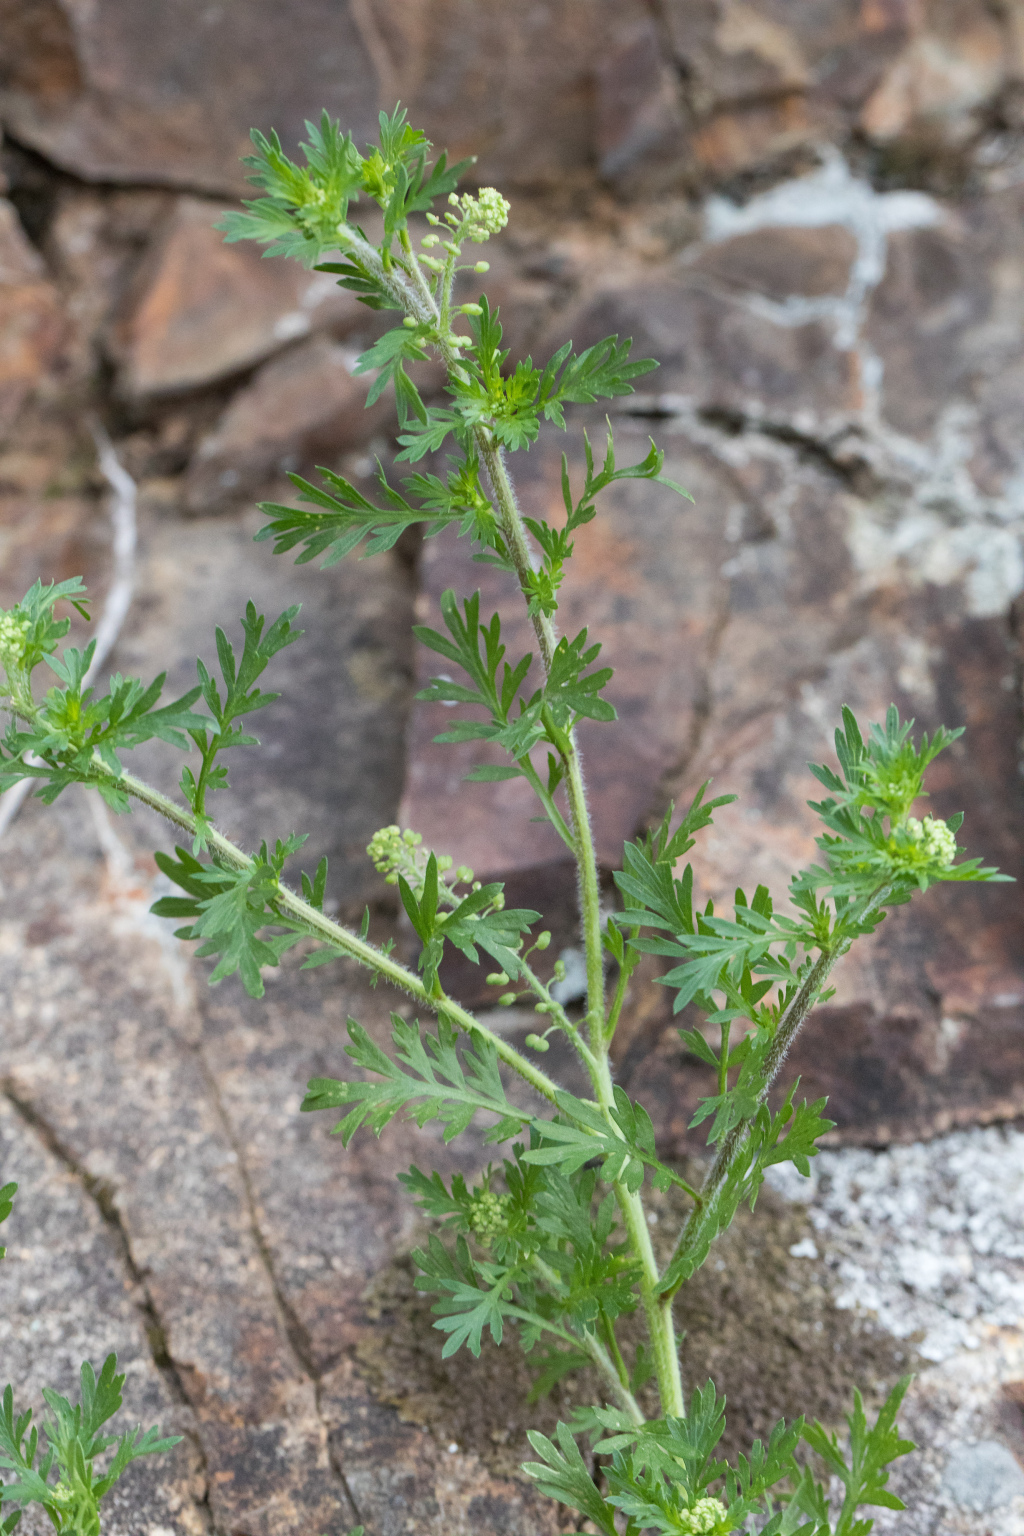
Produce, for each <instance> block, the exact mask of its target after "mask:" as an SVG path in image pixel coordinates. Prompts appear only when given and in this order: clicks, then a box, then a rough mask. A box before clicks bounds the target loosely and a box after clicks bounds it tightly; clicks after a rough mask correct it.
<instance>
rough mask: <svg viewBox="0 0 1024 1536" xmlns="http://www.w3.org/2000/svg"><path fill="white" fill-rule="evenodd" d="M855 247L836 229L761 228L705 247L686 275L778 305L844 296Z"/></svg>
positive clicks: (826, 226)
mask: <svg viewBox="0 0 1024 1536" xmlns="http://www.w3.org/2000/svg"><path fill="white" fill-rule="evenodd" d="M856 255H857V241H856V240H855V238H854V236H853V235H852V234H851V232H850V231H849V230H848V229H847V228H846V227H845V226H844V225H842V224H823V225H821V226H820V227H819V228H817V229H795V228H784V227H783V228H778V227H776V228H766V229H759V230H756V231H752V232H751V233H750V234H748V235H735V236H734V237H733V238H732V239H731V240H722V241H719V242H718V243H716V244H715V245H711V246H706V247H705V248H704V249H703V250H702V251H701V252H700V253H699V255H698V256H697V259H696V260H695V261H694V262H693V266H692V270H693V271H695V272H701V273H704V274H705V275H706V276H708V277H710V278H712V279H714V280H715V281H717V282H719V283H722V284H723V285H724V286H725V287H726V288H733V289H738V290H740V291H741V292H744V293H760V294H763V295H764V297H765V298H768V299H775V300H776V301H777V302H782V301H783V300H785V299H787V298H788V297H789V296H790V295H791V294H793V295H800V296H801V297H804V298H821V297H823V296H824V295H825V294H842V293H845V292H846V288H847V285H848V283H849V281H850V268H851V266H852V264H853V261H854V258H855V257H856Z"/></svg>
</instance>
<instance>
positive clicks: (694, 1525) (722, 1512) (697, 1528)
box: [679, 1499, 729, 1536]
mask: <svg viewBox="0 0 1024 1536" xmlns="http://www.w3.org/2000/svg"><path fill="white" fill-rule="evenodd" d="M728 1514H729V1511H728V1510H727V1509H726V1507H725V1505H724V1504H723V1503H721V1501H720V1500H719V1499H698V1500H697V1502H696V1504H694V1505H693V1507H692V1508H691V1509H687V1510H685V1511H684V1512H683V1514H682V1515H681V1516H680V1520H679V1531H680V1536H718V1533H719V1532H720V1531H721V1532H724V1531H725V1530H727V1529H728V1527H727V1526H726V1524H725V1522H726V1520H727V1518H728Z"/></svg>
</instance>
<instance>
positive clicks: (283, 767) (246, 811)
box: [116, 486, 412, 916]
mask: <svg viewBox="0 0 1024 1536" xmlns="http://www.w3.org/2000/svg"><path fill="white" fill-rule="evenodd" d="M285 489H286V490H287V491H288V492H289V493H290V492H291V487H290V486H287V487H285ZM263 521H264V519H263V518H262V517H261V516H260V515H259V514H258V513H256V512H255V511H253V512H251V513H249V514H248V515H246V516H245V517H239V516H238V515H234V516H218V517H215V518H198V519H194V520H190V521H188V522H187V523H184V524H182V523H180V522H178V521H176V520H174V519H169V518H167V517H166V516H161V517H154V518H151V519H147V521H146V522H145V523H144V524H143V531H142V536H141V545H142V548H141V551H140V559H139V571H138V577H137V583H136V599H135V604H134V607H133V610H132V612H131V614H130V615H129V617H128V620H127V623H126V624H125V628H124V631H123V634H122V638H121V640H120V642H119V645H118V651H117V658H116V659H117V665H118V666H119V667H120V668H121V669H122V670H123V671H125V672H128V673H130V674H131V675H133V676H143V677H147V678H149V677H152V676H154V675H155V674H156V673H157V672H159V671H162V670H165V669H166V670H167V671H168V672H169V674H170V680H169V682H168V685H167V686H168V689H169V690H176V691H175V692H174V693H173V694H172V693H169V694H168V697H176V696H177V694H178V693H183V692H184V691H185V690H186V689H188V688H191V687H192V686H194V683H195V679H196V670H195V663H196V657H197V656H202V657H203V659H204V661H205V662H206V663H207V665H208V666H212V665H213V664H214V663H215V659H216V650H215V645H214V629H215V627H216V626H217V625H221V626H222V627H223V628H224V630H225V632H226V633H227V634H228V636H229V638H230V639H231V641H232V643H233V644H234V645H235V646H236V650H237V646H238V644H239V642H240V639H241V631H240V628H239V622H238V621H239V619H240V618H241V616H242V614H244V612H245V607H246V603H247V602H248V601H249V599H252V601H253V602H254V603H255V604H256V607H257V610H258V612H260V613H263V614H266V615H267V618H268V622H270V621H272V620H273V619H274V618H276V616H277V615H278V614H279V613H280V612H281V611H282V610H283V609H285V608H288V607H290V606H291V605H293V604H296V603H297V604H300V605H301V608H302V614H301V617H300V619H299V620H297V623H298V624H299V625H300V626H301V627H302V628H303V629H304V630H305V635H304V637H303V638H302V639H301V640H299V641H297V642H296V643H295V644H294V645H292V646H289V647H288V649H287V650H285V651H283V652H281V653H280V654H279V655H278V656H277V657H276V658H275V659H274V661H273V662H272V663H271V665H270V668H269V669H268V670H267V672H266V673H265V674H264V680H263V682H262V683H261V686H262V687H264V688H265V689H269V690H273V691H275V692H279V693H280V694H281V697H280V699H279V700H278V701H277V703H275V704H273V705H271V706H270V707H269V708H267V709H265V710H263V711H261V713H260V714H259V716H253V717H251V722H250V723H251V725H252V730H253V734H254V735H256V736H258V737H259V739H260V741H261V742H262V747H261V749H259V750H257V749H255V748H244V749H241V750H239V751H237V752H235V753H234V754H232V756H231V757H230V758H228V759H227V766H228V768H229V772H230V780H231V789H230V790H229V791H227V792H226V793H225V794H222V795H220V796H219V797H218V798H219V800H220V804H217V803H216V801H214V802H213V803H212V805H211V813H212V815H213V816H214V817H215V818H216V819H217V821H218V823H221V824H223V825H224V827H225V829H226V830H228V831H229V835H232V836H234V837H236V838H238V840H239V841H240V842H241V843H242V845H243V846H245V847H258V846H259V843H260V841H261V840H262V839H263V838H270V839H273V838H275V837H282V838H283V837H287V836H288V835H289V834H290V833H292V832H296V833H308V834H309V837H310V843H309V850H310V853H312V851H313V850H314V849H316V857H315V858H314V859H313V863H312V865H311V866H310V867H311V868H315V866H316V862H317V860H318V859H319V858H320V856H321V854H326V855H327V856H328V858H329V860H330V879H329V882H328V894H329V895H330V897H331V898H332V899H333V900H335V901H339V902H340V903H341V904H342V906H343V907H344V908H345V910H347V911H351V910H352V909H353V908H355V909H356V911H357V914H358V915H359V916H361V915H362V905H363V903H364V902H365V901H367V900H371V899H373V898H374V897H376V896H377V895H379V894H380V892H381V889H382V885H381V881H380V878H379V876H377V875H376V874H375V873H374V871H373V869H372V867H371V866H370V863H369V860H368V859H367V857H366V844H367V843H368V842H369V840H370V837H371V836H372V834H373V833H374V832H375V831H376V830H377V828H378V827H382V826H386V825H388V824H389V823H390V822H391V821H393V820H394V815H395V809H396V806H397V804H398V797H399V794H400V792H401V783H402V772H403V752H402V740H403V731H404V727H405V712H406V708H407V701H408V692H409V671H408V669H409V649H408V648H409V645H410V637H409V625H410V622H411V612H410V609H411V605H412V593H411V591H410V588H409V579H408V573H407V571H406V570H405V569H403V566H402V563H401V562H400V561H399V559H398V558H397V557H396V556H395V555H393V554H392V555H390V556H384V557H381V556H377V557H376V558H375V559H374V560H373V561H372V562H367V563H365V564H360V563H359V562H358V561H356V560H350V561H346V562H343V563H342V564H341V565H338V566H335V567H333V568H332V569H331V570H330V571H326V572H321V571H319V570H318V569H317V568H316V567H315V566H313V565H302V566H295V565H294V564H293V563H292V560H291V559H289V558H287V557H286V558H284V559H281V558H278V557H275V556H274V555H273V554H272V553H271V547H270V545H268V544H254V543H253V535H254V534H255V533H256V531H257V529H258V528H259V527H260V526H261V525H262V524H263ZM136 759H137V764H138V770H137V771H138V772H140V773H141V774H143V776H144V777H146V776H148V777H149V778H150V779H151V781H153V782H155V783H157V784H159V785H160V786H161V787H162V788H163V789H165V791H166V792H167V793H176V790H175V787H174V786H175V785H176V783H177V780H178V777H179V774H180V771H181V769H180V762H179V761H177V755H176V754H173V753H171V754H169V753H168V752H167V751H166V750H165V749H162V748H161V749H156V750H153V751H150V750H149V749H148V748H143V749H141V750H140V751H139V752H138V753H137V754H136Z"/></svg>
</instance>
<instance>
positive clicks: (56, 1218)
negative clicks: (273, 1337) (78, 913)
mask: <svg viewBox="0 0 1024 1536" xmlns="http://www.w3.org/2000/svg"><path fill="white" fill-rule="evenodd" d="M52 927H53V925H51V930H52ZM65 931H66V930H65ZM7 1066H8V1063H7V1062H5V1071H6V1069H7ZM47 1130H48V1128H47V1127H46V1126H45V1125H42V1126H41V1125H40V1124H39V1123H38V1122H37V1121H36V1120H35V1118H34V1116H33V1115H32V1112H31V1108H30V1107H29V1106H28V1105H27V1104H25V1103H24V1102H22V1101H19V1099H18V1097H17V1092H16V1089H14V1087H13V1085H12V1083H11V1082H10V1080H9V1079H6V1078H5V1080H4V1081H3V1083H2V1084H0V1177H2V1178H3V1180H4V1182H5V1183H6V1182H7V1181H8V1180H13V1181H14V1182H15V1183H16V1184H17V1185H18V1186H19V1189H18V1194H17V1197H16V1200H15V1205H14V1212H13V1214H12V1215H11V1216H10V1217H9V1218H8V1220H7V1222H6V1223H5V1225H4V1240H5V1243H6V1245H7V1257H6V1259H4V1260H3V1261H2V1263H0V1309H2V1316H3V1322H2V1324H0V1329H2V1338H3V1366H2V1368H0V1371H2V1375H0V1380H2V1382H3V1384H4V1385H5V1386H6V1384H7V1382H12V1383H13V1384H14V1404H15V1413H16V1414H17V1413H20V1412H23V1411H24V1410H25V1409H26V1408H30V1409H31V1410H32V1413H33V1422H35V1423H38V1422H39V1421H40V1419H41V1418H42V1416H43V1413H45V1405H44V1403H43V1397H42V1392H43V1388H44V1387H48V1388H52V1389H53V1390H55V1391H57V1392H60V1393H62V1394H64V1395H66V1396H68V1397H70V1398H71V1400H72V1401H74V1400H76V1399H77V1398H78V1397H79V1394H80V1391H81V1382H80V1379H79V1370H80V1367H81V1364H82V1362H83V1361H86V1360H87V1361H89V1362H90V1364H91V1365H92V1366H93V1368H94V1369H95V1370H96V1372H97V1374H98V1373H99V1370H100V1367H101V1365H102V1364H103V1361H104V1360H105V1359H106V1357H107V1355H108V1354H110V1353H111V1351H113V1352H114V1353H115V1354H116V1355H117V1364H118V1370H119V1371H123V1372H124V1374H125V1376H126V1378H127V1379H126V1381H125V1386H124V1393H123V1396H124V1404H123V1407H122V1409H121V1411H120V1413H119V1414H118V1416H117V1417H116V1419H115V1420H114V1421H113V1424H112V1426H111V1428H112V1429H113V1432H114V1433H115V1434H119V1433H123V1432H124V1430H126V1429H129V1428H134V1426H135V1425H136V1424H139V1423H141V1424H142V1425H143V1426H144V1427H145V1428H147V1429H148V1428H149V1426H150V1425H151V1424H158V1425H159V1427H160V1429H161V1430H162V1432H163V1433H164V1434H165V1435H172V1434H179V1435H182V1436H183V1437H184V1439H183V1441H182V1443H181V1444H180V1445H178V1446H177V1447H176V1448H175V1449H174V1450H173V1451H171V1452H170V1453H168V1454H165V1455H163V1456H160V1457H146V1458H145V1459H143V1460H142V1461H141V1462H139V1463H136V1465H135V1466H133V1467H132V1468H130V1469H129V1471H128V1472H127V1473H126V1475H125V1477H124V1479H123V1481H122V1482H120V1483H119V1484H118V1490H117V1493H116V1494H115V1495H114V1499H113V1500H110V1501H108V1503H107V1505H106V1506H105V1507H104V1524H105V1525H107V1527H108V1529H110V1530H111V1531H117V1532H120V1531H125V1530H126V1529H127V1528H128V1527H126V1525H124V1524H123V1523H122V1521H123V1520H124V1515H123V1513H122V1510H123V1509H124V1507H125V1506H126V1505H127V1506H128V1507H130V1509H131V1511H132V1514H133V1516H134V1518H135V1520H136V1521H138V1522H139V1524H142V1525H145V1526H147V1527H148V1526H164V1527H167V1528H169V1529H170V1530H171V1531H173V1532H174V1533H175V1536H201V1533H202V1531H203V1530H204V1528H205V1524H204V1521H203V1514H202V1500H203V1498H204V1496H205V1492H206V1487H205V1478H204V1477H203V1473H202V1468H201V1465H200V1458H199V1454H198V1447H197V1433H196V1430H197V1426H196V1421H195V1417H194V1415H193V1413H192V1412H191V1410H190V1408H189V1407H188V1404H187V1402H186V1401H185V1399H184V1394H182V1393H181V1392H180V1390H179V1386H178V1383H177V1381H176V1379H175V1376H174V1373H173V1371H169V1370H168V1369H167V1366H166V1364H159V1363H158V1358H157V1357H160V1358H161V1359H162V1358H163V1357H162V1355H161V1347H162V1345H161V1340H160V1338H159V1330H158V1328H157V1327H156V1326H155V1325H154V1319H153V1314H152V1312H151V1311H150V1309H149V1308H148V1307H147V1305H146V1298H145V1296H144V1294H143V1293H142V1290H141V1287H140V1286H139V1283H138V1281H139V1277H138V1273H137V1271H136V1270H135V1269H134V1266H133V1264H132V1262H131V1256H130V1254H128V1253H126V1251H125V1248H124V1245H123V1241H122V1235H121V1232H120V1230H119V1228H118V1226H117V1224H116V1222H115V1221H112V1220H110V1219H109V1215H108V1216H104V1214H103V1208H104V1204H105V1202H106V1200H107V1195H108V1188H107V1186H106V1185H105V1184H104V1183H103V1181H102V1180H96V1181H89V1180H84V1179H83V1178H82V1176H81V1169H79V1168H78V1167H76V1166H75V1163H74V1159H73V1158H72V1157H70V1156H69V1155H68V1154H67V1151H66V1149H65V1148H62V1147H61V1144H60V1138H59V1137H51V1136H50V1135H48V1134H47ZM109 1210H110V1207H109V1205H107V1211H108V1212H109ZM11 1480H12V1479H10V1478H8V1479H7V1481H11ZM111 1505H113V1508H111ZM118 1505H120V1506H121V1509H118V1508H117V1506H118ZM30 1518H31V1517H30ZM26 1523H28V1522H27V1521H26ZM137 1528H138V1527H137V1526H136V1529H137Z"/></svg>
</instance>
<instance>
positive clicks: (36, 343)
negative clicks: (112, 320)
mask: <svg viewBox="0 0 1024 1536" xmlns="http://www.w3.org/2000/svg"><path fill="white" fill-rule="evenodd" d="M63 334H64V323H63V317H62V315H61V306H60V300H59V297H58V295H57V291H56V289H55V288H54V286H53V284H52V283H51V282H50V281H49V279H48V278H47V276H46V270H45V268H44V266H43V263H42V260H41V258H40V256H39V254H38V252H37V251H36V250H35V249H34V248H33V247H32V246H31V245H30V244H29V242H28V239H27V238H26V236H25V234H24V231H23V230H22V228H21V225H20V223H19V222H18V215H17V213H16V212H15V210H14V208H13V207H12V205H11V204H10V203H9V202H7V200H6V199H0V438H3V437H5V436H6V434H7V433H8V432H9V431H10V429H11V427H12V426H13V425H14V422H15V419H16V417H17V415H18V412H19V410H20V409H21V406H22V403H23V401H24V400H25V399H26V397H27V396H28V395H29V394H30V392H31V391H32V390H33V389H34V388H35V387H36V385H37V384H38V383H39V382H40V380H41V379H42V378H43V376H44V375H45V373H46V371H47V369H48V368H49V367H50V366H51V364H52V363H53V362H54V361H55V360H56V358H57V356H58V353H59V351H60V346H61V342H62V339H63Z"/></svg>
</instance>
